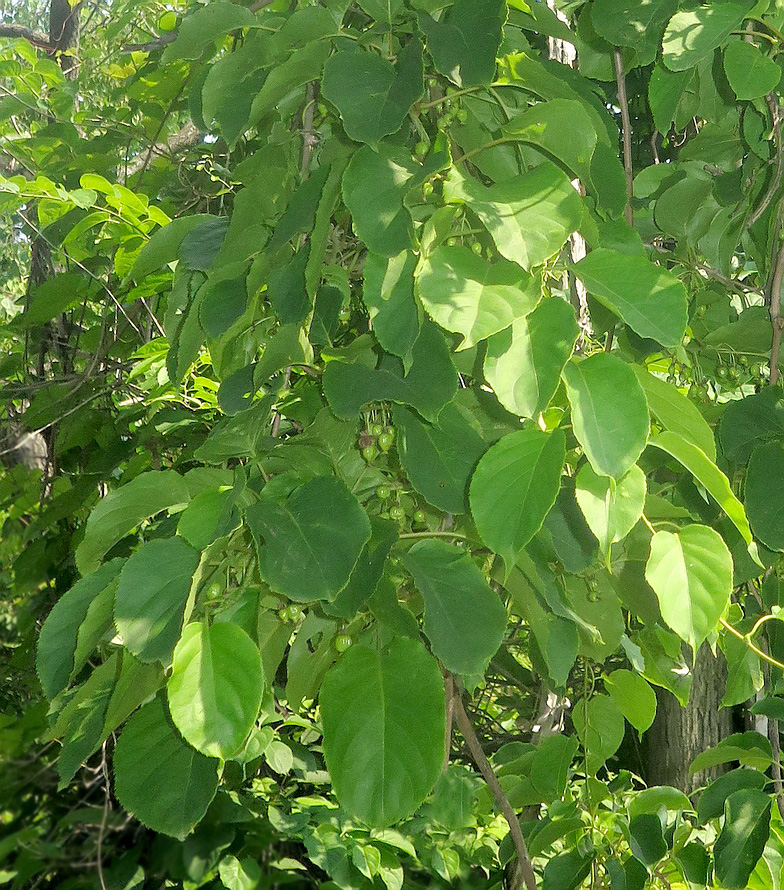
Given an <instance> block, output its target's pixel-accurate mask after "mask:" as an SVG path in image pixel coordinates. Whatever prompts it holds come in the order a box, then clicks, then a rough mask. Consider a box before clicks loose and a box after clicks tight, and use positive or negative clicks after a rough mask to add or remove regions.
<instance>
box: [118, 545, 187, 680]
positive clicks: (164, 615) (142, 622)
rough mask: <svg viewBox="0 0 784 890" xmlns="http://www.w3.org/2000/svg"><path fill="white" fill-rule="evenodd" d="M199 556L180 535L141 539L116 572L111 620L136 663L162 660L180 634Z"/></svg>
mask: <svg viewBox="0 0 784 890" xmlns="http://www.w3.org/2000/svg"><path fill="white" fill-rule="evenodd" d="M198 564H199V554H198V553H197V552H196V551H195V550H194V549H193V548H192V547H189V546H188V544H186V543H185V541H183V540H182V538H177V537H175V538H165V539H163V540H157V541H147V542H146V543H144V544H142V546H141V547H140V548H139V549H138V550H137V551H136V553H134V554H133V555H132V556H131V557H129V559H128V561H127V562H126V563H125V565H124V566H123V568H122V571H121V572H120V580H119V583H118V585H117V594H116V596H115V602H114V623H115V624H116V625H117V632H118V633H119V635H120V639H122V641H123V643H124V644H125V646H126V648H127V649H128V650H129V651H130V652H132V653H133V654H134V655H135V656H136V657H137V658H138V659H140V660H141V661H147V662H149V661H162V662H164V663H167V662H168V661H169V659H170V658H171V654H172V651H173V650H174V646H175V644H176V642H177V640H178V639H179V637H180V630H181V628H182V621H183V617H184V615H185V606H186V604H187V602H188V595H189V593H190V589H191V582H192V580H193V575H194V572H195V571H196V567H197V566H198Z"/></svg>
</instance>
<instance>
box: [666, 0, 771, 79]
mask: <svg viewBox="0 0 784 890" xmlns="http://www.w3.org/2000/svg"><path fill="white" fill-rule="evenodd" d="M754 5H755V0H721V2H719V3H710V4H703V5H702V6H697V7H689V8H687V9H682V10H680V12H676V13H675V15H674V16H673V17H672V18H671V19H670V23H669V24H668V25H667V29H666V31H665V32H664V39H663V41H662V53H663V56H664V64H665V65H666V66H667V67H668V68H669V69H670V70H671V71H685V70H686V69H687V68H693V67H694V66H695V65H697V64H698V63H699V62H701V61H702V60H703V59H705V58H707V57H708V56H710V55H712V54H713V51H714V50H715V49H716V47H717V46H720V45H721V44H722V43H723V42H724V40H725V38H726V37H728V36H729V35H730V34H731V33H732V32H733V31H735V30H737V29H738V28H739V27H740V25H741V23H742V22H743V19H744V18H746V16H747V15H748V14H749V12H750V11H751V9H752V8H753V7H754Z"/></svg>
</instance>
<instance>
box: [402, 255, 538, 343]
mask: <svg viewBox="0 0 784 890" xmlns="http://www.w3.org/2000/svg"><path fill="white" fill-rule="evenodd" d="M417 293H418V295H419V298H420V300H421V301H422V305H423V306H424V307H425V310H426V311H427V313H428V314H429V315H430V317H431V318H432V319H433V320H434V321H436V322H437V323H438V324H439V325H441V327H442V328H445V329H446V330H447V331H452V332H454V333H456V334H460V335H461V336H462V338H463V340H462V342H461V344H460V346H459V347H458V349H469V348H470V347H472V346H475V345H476V344H477V343H479V342H480V341H481V340H485V339H487V338H488V337H490V336H492V335H493V334H496V333H498V332H499V331H503V330H504V329H505V328H508V327H509V326H510V325H511V324H512V322H514V321H515V320H516V319H518V318H523V317H524V316H526V315H528V313H529V312H531V311H532V310H533V309H534V308H535V306H536V304H537V303H538V302H539V297H540V296H541V284H540V282H539V280H538V279H537V278H535V277H532V276H530V275H528V274H526V273H525V272H524V271H523V270H522V269H521V268H520V267H519V266H518V265H517V264H516V263H510V262H506V261H504V260H501V261H500V262H496V263H489V262H487V260H484V259H482V258H481V257H478V256H476V254H474V253H473V252H472V251H471V250H469V249H468V248H467V247H462V246H455V247H439V248H437V249H436V250H435V251H434V252H433V253H432V254H431V255H430V256H429V257H427V258H426V259H425V260H423V262H422V263H421V264H420V266H419V269H418V271H417Z"/></svg>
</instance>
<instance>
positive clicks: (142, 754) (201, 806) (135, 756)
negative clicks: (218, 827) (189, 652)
mask: <svg viewBox="0 0 784 890" xmlns="http://www.w3.org/2000/svg"><path fill="white" fill-rule="evenodd" d="M217 790H218V761H217V760H213V759H211V758H209V757H205V756H204V755H203V754H199V752H198V751H195V750H194V749H193V748H191V747H190V745H187V744H186V743H185V742H184V741H183V740H182V738H181V737H180V735H179V733H178V732H177V730H176V729H175V728H174V726H173V724H172V722H171V720H170V719H169V715H168V714H167V713H166V711H165V709H164V706H163V703H162V702H161V700H160V699H155V701H151V702H150V703H149V704H147V705H145V706H144V707H143V708H142V709H141V711H138V712H137V713H136V714H134V715H133V717H131V719H130V720H129V721H128V723H127V724H126V726H125V728H124V729H123V731H122V734H121V735H120V738H119V739H118V741H117V747H116V748H115V751H114V793H115V794H116V795H117V800H119V802H120V803H121V804H122V806H123V807H124V808H125V809H126V810H127V811H128V812H129V813H130V814H131V815H132V816H135V817H136V818H137V819H138V820H139V821H140V822H141V823H142V824H143V825H146V826H147V827H148V828H151V829H152V830H153V831H157V832H160V833H161V834H168V835H170V836H171V837H176V838H178V839H179V840H184V839H185V838H186V837H187V836H188V835H189V834H190V832H191V831H192V830H193V828H194V827H195V826H196V825H197V824H198V823H199V822H200V821H201V819H202V817H203V816H204V814H205V813H206V812H207V807H208V806H209V805H210V803H211V801H212V799H213V797H215V792H216V791H217Z"/></svg>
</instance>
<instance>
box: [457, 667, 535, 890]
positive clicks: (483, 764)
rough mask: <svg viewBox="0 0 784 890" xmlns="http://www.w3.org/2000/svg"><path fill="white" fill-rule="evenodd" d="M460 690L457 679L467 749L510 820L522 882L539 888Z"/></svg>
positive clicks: (514, 819)
mask: <svg viewBox="0 0 784 890" xmlns="http://www.w3.org/2000/svg"><path fill="white" fill-rule="evenodd" d="M461 692H462V690H461V684H460V681H459V680H456V681H455V682H454V693H453V696H452V706H453V711H454V716H455V721H456V722H457V726H458V728H459V730H460V733H461V734H462V736H463V738H464V739H465V741H466V745H468V750H469V751H470V752H471V757H472V758H473V761H474V763H475V764H476V765H477V768H478V769H479V772H480V773H481V774H482V777H483V778H484V780H485V782H487V787H488V788H489V789H490V792H491V794H492V795H493V798H494V800H495V802H496V804H497V805H498V809H499V810H500V811H501V812H502V813H503V816H504V818H505V819H506V821H507V822H508V823H509V832H510V834H511V835H512V841H513V842H514V847H515V852H516V853H517V864H518V867H519V870H520V871H521V872H522V881H523V882H524V883H525V887H526V888H527V890H537V888H536V877H535V875H534V867H533V865H532V864H531V858H530V857H529V855H528V847H527V846H526V843H525V838H524V837H523V832H522V829H521V828H520V823H519V822H518V820H517V815H516V814H515V811H514V809H513V808H512V805H511V803H509V798H508V797H507V796H506V794H505V793H504V789H503V788H502V787H501V783H500V782H499V781H498V776H496V774H495V773H494V772H493V767H492V766H491V765H490V761H489V760H488V759H487V756H486V754H485V752H484V751H483V749H482V745H481V743H480V742H479V739H478V738H477V735H476V732H474V727H473V725H472V723H471V720H470V719H469V717H468V714H467V713H466V710H465V707H464V706H463V698H462V695H461ZM519 886H522V884H519Z"/></svg>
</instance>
